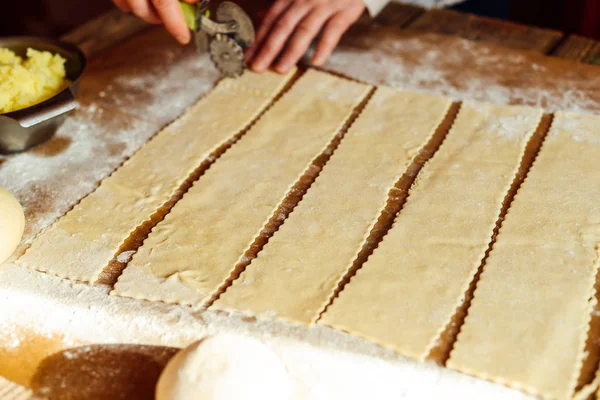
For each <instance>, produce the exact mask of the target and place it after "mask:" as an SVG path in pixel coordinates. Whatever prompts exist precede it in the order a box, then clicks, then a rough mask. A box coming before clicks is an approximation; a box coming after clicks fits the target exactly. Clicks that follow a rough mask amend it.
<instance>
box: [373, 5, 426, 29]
mask: <svg viewBox="0 0 600 400" xmlns="http://www.w3.org/2000/svg"><path fill="white" fill-rule="evenodd" d="M424 13H425V9H424V8H422V7H418V6H413V5H409V4H401V3H389V4H388V5H387V6H386V7H385V8H384V9H383V10H382V11H381V13H379V15H378V16H377V18H375V23H377V24H381V25H387V26H395V27H397V28H404V27H405V26H407V25H409V24H410V23H411V22H413V21H414V20H415V19H417V18H418V17H419V16H420V15H422V14H424Z"/></svg>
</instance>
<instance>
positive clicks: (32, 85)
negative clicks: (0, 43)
mask: <svg viewBox="0 0 600 400" xmlns="http://www.w3.org/2000/svg"><path fill="white" fill-rule="evenodd" d="M65 62H66V60H65V59H64V58H63V57H61V56H60V55H59V54H52V53H50V52H48V51H38V50H34V49H27V57H26V59H23V58H21V57H19V56H17V55H16V54H15V53H14V52H12V51H11V50H9V49H5V48H0V114H4V113H7V112H11V111H16V110H20V109H22V108H25V107H29V106H32V105H34V104H37V103H41V102H42V101H44V100H46V99H49V98H50V97H52V96H54V95H55V94H57V93H58V92H60V91H61V90H62V89H63V88H64V87H65V84H66V80H65V75H66V73H65Z"/></svg>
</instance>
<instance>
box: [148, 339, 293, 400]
mask: <svg viewBox="0 0 600 400" xmlns="http://www.w3.org/2000/svg"><path fill="white" fill-rule="evenodd" d="M291 393H292V385H291V380H290V378H289V375H288V373H287V371H286V368H285V365H284V364H283V362H282V361H281V360H280V359H279V357H278V356H277V355H276V354H275V353H274V352H273V350H271V349H270V348H269V347H268V346H267V345H265V344H263V343H261V342H259V341H258V340H256V339H252V338H249V337H246V336H241V335H233V334H220V335H216V336H212V337H208V338H205V339H203V340H201V341H199V342H196V343H194V344H192V345H191V346H189V347H187V348H186V349H184V350H182V351H180V352H179V353H177V354H176V355H175V357H173V358H172V359H171V361H169V363H168V364H167V366H166V367H165V369H164V371H163V372H162V374H161V376H160V379H159V380H158V384H157V386H156V399H157V400H188V399H202V400H238V399H263V400H287V399H290V396H291Z"/></svg>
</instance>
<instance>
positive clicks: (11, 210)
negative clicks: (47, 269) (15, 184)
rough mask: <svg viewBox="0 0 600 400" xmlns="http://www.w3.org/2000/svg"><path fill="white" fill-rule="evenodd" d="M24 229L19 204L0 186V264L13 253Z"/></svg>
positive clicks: (22, 215) (23, 216)
mask: <svg viewBox="0 0 600 400" xmlns="http://www.w3.org/2000/svg"><path fill="white" fill-rule="evenodd" d="M24 229H25V215H24V214H23V208H22V207H21V204H19V202H18V201H17V199H15V198H14V197H13V195H12V194H10V193H9V192H8V190H6V189H4V188H3V187H1V186H0V264H2V263H3V262H4V261H6V260H8V259H9V258H10V256H11V255H12V254H13V252H14V251H15V249H16V248H17V246H18V245H19V242H20V241H21V237H22V236H23V230H24Z"/></svg>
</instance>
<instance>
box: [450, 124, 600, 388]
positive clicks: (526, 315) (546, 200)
mask: <svg viewBox="0 0 600 400" xmlns="http://www.w3.org/2000/svg"><path fill="white" fill-rule="evenodd" d="M599 159H600V118H599V117H597V116H590V115H578V114H574V113H562V112H560V113H556V115H555V118H554V121H553V124H552V127H551V129H550V132H549V133H548V136H547V138H546V141H545V142H544V144H543V146H542V149H541V151H540V154H539V155H538V157H537V159H536V161H535V163H534V164H533V166H532V168H531V170H530V171H529V174H528V176H527V179H526V180H525V182H524V183H523V185H522V186H521V188H520V190H519V192H518V194H517V195H516V197H515V199H514V201H513V204H512V206H511V208H510V210H509V212H508V214H507V216H506V220H505V221H504V223H503V225H502V228H501V229H500V234H499V235H498V240H497V241H496V243H495V245H494V247H493V249H492V252H491V253H490V257H489V259H488V261H487V264H486V266H485V268H484V270H483V273H482V275H481V279H480V280H479V283H478V284H477V289H476V290H475V294H474V299H473V302H472V304H471V307H470V308H469V310H468V314H467V317H466V320H465V324H464V325H463V327H462V329H461V332H460V333H459V335H458V340H457V342H456V344H455V346H454V350H453V351H452V352H451V353H450V360H449V361H448V366H449V367H451V368H454V369H457V370H460V371H462V372H466V373H469V374H472V375H476V376H478V377H482V378H486V379H489V380H493V381H496V382H500V383H504V384H507V385H509V386H513V387H517V388H520V389H522V390H525V391H527V392H530V393H533V394H536V395H539V396H542V397H546V398H552V399H564V398H568V397H571V396H572V395H573V392H574V390H575V386H576V384H577V378H578V376H579V372H580V369H581V365H582V361H583V358H584V351H583V350H584V346H585V340H586V337H587V331H588V326H589V321H590V316H591V315H590V314H591V310H592V307H593V306H594V305H595V302H596V298H595V291H594V283H595V279H596V274H597V271H598V266H599V256H600V252H599V244H600V203H598V199H599V198H600V185H598V182H600V169H598V160H599Z"/></svg>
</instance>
